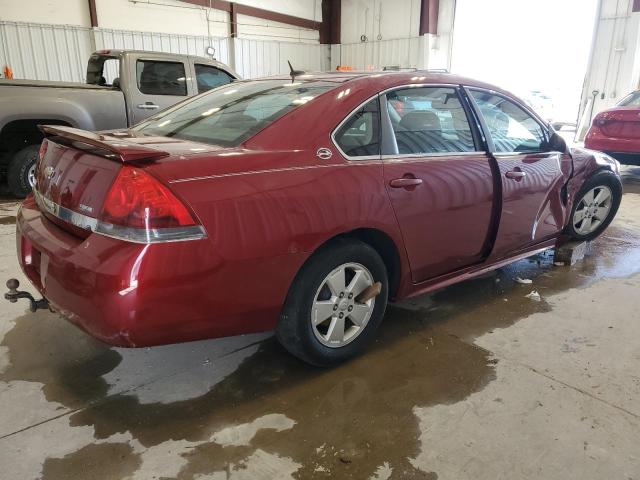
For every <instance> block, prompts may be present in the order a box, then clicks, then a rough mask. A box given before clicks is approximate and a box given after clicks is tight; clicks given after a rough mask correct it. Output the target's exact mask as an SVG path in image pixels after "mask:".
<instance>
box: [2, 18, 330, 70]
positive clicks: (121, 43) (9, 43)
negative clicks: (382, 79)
mask: <svg viewBox="0 0 640 480" xmlns="http://www.w3.org/2000/svg"><path fill="white" fill-rule="evenodd" d="M207 46H213V47H214V48H215V49H216V53H215V57H216V59H217V60H219V61H221V62H224V63H227V64H229V65H231V66H232V67H233V68H234V69H235V70H236V71H237V72H238V73H239V74H240V75H241V76H242V77H244V78H254V77H260V76H266V75H276V74H280V73H287V72H288V71H289V67H288V65H287V60H290V61H291V63H292V64H293V65H294V67H295V68H296V69H302V70H314V71H321V70H328V69H329V68H330V63H329V58H330V55H329V46H328V45H314V44H308V43H288V42H274V41H265V40H250V39H245V38H236V39H231V38H217V37H211V38H210V37H206V36H193V35H173V34H164V33H148V32H133V31H124V30H110V29H90V28H82V27H74V26H69V25H45V24H33V23H16V22H5V21H0V67H3V66H4V65H9V66H10V67H11V68H12V69H13V73H14V77H15V78H27V79H36V80H63V81H75V82H82V81H84V78H85V69H86V64H87V60H88V59H89V55H90V54H91V53H92V52H93V51H95V50H100V49H108V48H119V49H135V50H149V51H156V52H168V53H181V54H189V55H200V56H205V49H206V48H207ZM231 49H233V52H234V53H235V55H230V53H231ZM234 63H235V65H234Z"/></svg>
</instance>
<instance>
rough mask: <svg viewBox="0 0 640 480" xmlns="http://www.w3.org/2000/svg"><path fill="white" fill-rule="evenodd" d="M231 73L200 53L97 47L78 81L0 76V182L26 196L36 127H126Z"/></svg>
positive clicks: (39, 138)
mask: <svg viewBox="0 0 640 480" xmlns="http://www.w3.org/2000/svg"><path fill="white" fill-rule="evenodd" d="M237 78H239V77H238V74H236V73H235V72H234V71H233V70H232V69H231V68H230V67H228V66H227V65H225V64H223V63H220V62H217V61H215V60H212V59H208V58H203V57H196V56H192V55H177V54H170V53H159V52H145V51H134V50H101V51H98V52H95V53H94V54H92V55H91V57H90V58H89V62H88V65H87V78H86V83H71V82H47V81H37V80H0V182H2V183H7V184H8V187H9V191H10V192H11V193H12V194H13V195H15V196H17V197H24V196H26V194H27V193H29V191H30V190H31V187H32V185H33V180H34V172H35V162H36V160H37V157H38V149H39V146H40V144H41V143H42V139H43V138H44V135H43V134H42V132H41V131H40V130H39V129H38V125H39V124H48V125H66V126H70V127H77V128H81V129H84V130H110V129H118V128H126V127H130V126H132V125H134V124H136V123H138V122H140V121H142V120H144V119H145V118H147V117H149V116H151V115H153V114H155V113H157V112H158V111H160V110H163V109H165V108H167V107H170V106H172V105H174V104H176V103H178V102H180V101H182V100H184V99H186V98H188V97H191V96H193V95H197V94H199V93H202V92H205V91H207V90H210V89H212V88H215V87H218V86H220V85H224V84H227V83H229V82H231V81H233V80H234V79H237Z"/></svg>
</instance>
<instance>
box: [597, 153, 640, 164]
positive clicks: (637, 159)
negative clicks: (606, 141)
mask: <svg viewBox="0 0 640 480" xmlns="http://www.w3.org/2000/svg"><path fill="white" fill-rule="evenodd" d="M604 153H606V154H607V155H609V156H610V157H613V158H615V159H616V160H618V161H619V162H620V163H622V164H623V165H640V152H611V151H606V150H604Z"/></svg>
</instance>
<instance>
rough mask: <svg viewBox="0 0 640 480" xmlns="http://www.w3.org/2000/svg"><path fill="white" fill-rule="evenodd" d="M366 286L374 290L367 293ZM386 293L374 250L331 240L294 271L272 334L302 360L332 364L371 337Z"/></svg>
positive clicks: (382, 269) (384, 274) (352, 353)
mask: <svg viewBox="0 0 640 480" xmlns="http://www.w3.org/2000/svg"><path fill="white" fill-rule="evenodd" d="M376 284H377V287H376ZM369 288H371V289H372V290H373V291H375V290H376V289H377V292H378V294H377V295H376V294H375V293H373V294H372V296H370V297H369V296H367V293H366V292H367V291H368V289H369ZM363 295H364V297H363ZM387 295H388V281H387V270H386V268H385V265H384V262H383V261H382V259H381V258H380V255H378V252H376V251H375V250H374V249H373V248H372V247H371V246H369V245H368V244H366V243H364V242H360V241H357V240H340V241H337V242H334V243H333V244H332V245H329V246H327V247H325V248H324V249H323V250H321V251H319V252H317V253H316V254H314V255H313V256H312V257H311V258H310V259H309V260H308V262H307V263H306V264H305V265H304V266H303V267H302V269H301V270H300V272H299V273H298V275H297V276H296V279H295V280H294V282H293V285H292V286H291V289H290V291H289V294H288V295H287V300H286V302H285V305H284V308H283V310H282V314H281V315H280V321H279V322H278V326H277V328H276V337H277V339H278V340H279V341H280V343H281V344H282V345H283V346H284V347H285V348H286V349H287V350H288V351H289V352H290V353H292V354H293V355H295V356H296V357H298V358H300V359H301V360H303V361H305V362H307V363H310V364H312V365H316V366H323V367H325V366H330V365H336V364H338V363H340V362H343V361H345V360H348V359H349V358H351V357H353V356H355V355H357V354H358V353H359V352H360V351H361V350H362V349H363V348H364V347H365V346H366V345H367V344H368V343H369V342H370V341H371V340H372V339H373V337H374V335H375V332H376V329H377V328H378V326H379V325H380V322H382V317H383V316H384V311H385V309H386V306H387ZM365 298H366V299H365Z"/></svg>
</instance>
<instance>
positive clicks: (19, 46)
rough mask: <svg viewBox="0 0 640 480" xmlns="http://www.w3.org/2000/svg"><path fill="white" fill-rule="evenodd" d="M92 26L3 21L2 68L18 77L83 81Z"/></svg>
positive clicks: (0, 31) (0, 40) (0, 37)
mask: <svg viewBox="0 0 640 480" xmlns="http://www.w3.org/2000/svg"><path fill="white" fill-rule="evenodd" d="M92 35H93V34H92V31H91V29H89V28H82V27H71V26H66V25H45V24H32V23H17V22H4V21H0V69H2V68H3V67H4V66H5V65H9V66H10V67H11V68H12V69H13V73H14V76H15V78H27V79H31V80H64V81H70V82H82V81H84V78H85V70H86V64H87V60H88V59H89V55H90V54H91V52H92V51H93V48H92Z"/></svg>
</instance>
